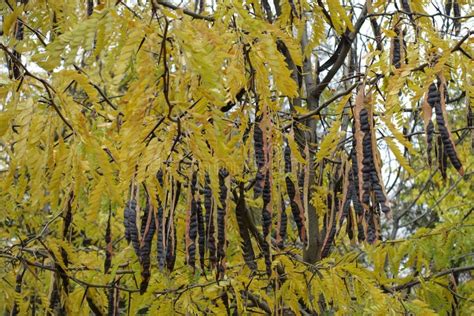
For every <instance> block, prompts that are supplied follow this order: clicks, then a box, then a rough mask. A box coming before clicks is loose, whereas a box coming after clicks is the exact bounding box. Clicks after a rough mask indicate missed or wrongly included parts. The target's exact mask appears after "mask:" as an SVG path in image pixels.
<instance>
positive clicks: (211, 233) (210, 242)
mask: <svg viewBox="0 0 474 316" xmlns="http://www.w3.org/2000/svg"><path fill="white" fill-rule="evenodd" d="M204 207H205V209H206V239H207V249H209V261H210V264H211V266H212V267H214V266H215V265H216V262H217V260H216V239H215V227H214V211H213V203H212V190H211V187H210V180H209V176H207V175H206V185H205V187H204Z"/></svg>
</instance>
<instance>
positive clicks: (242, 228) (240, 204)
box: [234, 182, 257, 271]
mask: <svg viewBox="0 0 474 316" xmlns="http://www.w3.org/2000/svg"><path fill="white" fill-rule="evenodd" d="M239 192H240V193H239V194H240V195H239V196H238V197H237V196H236V193H234V197H235V198H236V199H237V205H236V208H235V215H236V219H237V226H238V227H239V233H240V238H242V241H241V244H240V247H241V249H242V255H243V257H244V261H245V264H246V265H247V266H248V267H249V268H250V270H252V271H255V270H256V269H257V264H256V263H255V253H254V251H253V247H252V240H251V239H250V232H249V228H248V227H249V225H248V221H247V217H246V214H247V207H246V204H245V185H244V183H243V182H240V183H239Z"/></svg>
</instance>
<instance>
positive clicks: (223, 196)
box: [217, 169, 229, 278]
mask: <svg viewBox="0 0 474 316" xmlns="http://www.w3.org/2000/svg"><path fill="white" fill-rule="evenodd" d="M228 175H229V173H228V172H227V170H225V169H221V170H220V171H219V202H220V203H219V204H220V205H218V206H217V262H218V278H219V277H220V276H221V273H223V270H224V265H223V260H224V258H225V244H226V233H225V217H226V211H227V204H226V200H227V185H226V183H225V179H226V177H227V176H228Z"/></svg>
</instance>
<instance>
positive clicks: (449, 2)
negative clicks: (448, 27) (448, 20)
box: [444, 0, 453, 16]
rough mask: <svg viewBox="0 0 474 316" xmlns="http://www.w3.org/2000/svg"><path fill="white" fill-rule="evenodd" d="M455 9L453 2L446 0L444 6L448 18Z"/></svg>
mask: <svg viewBox="0 0 474 316" xmlns="http://www.w3.org/2000/svg"><path fill="white" fill-rule="evenodd" d="M452 7H453V0H446V4H445V5H444V9H445V11H446V15H447V16H451V8H452Z"/></svg>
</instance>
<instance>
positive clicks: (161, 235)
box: [156, 204, 166, 271]
mask: <svg viewBox="0 0 474 316" xmlns="http://www.w3.org/2000/svg"><path fill="white" fill-rule="evenodd" d="M156 217H157V223H156V224H157V227H158V229H157V232H156V233H157V238H156V241H157V245H156V250H157V259H158V268H159V269H160V271H161V270H163V269H164V267H165V262H166V256H165V249H166V247H165V231H166V228H165V223H164V221H163V208H162V206H161V204H160V205H159V206H158V211H157V214H156Z"/></svg>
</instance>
